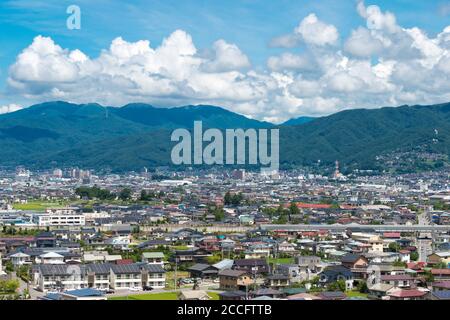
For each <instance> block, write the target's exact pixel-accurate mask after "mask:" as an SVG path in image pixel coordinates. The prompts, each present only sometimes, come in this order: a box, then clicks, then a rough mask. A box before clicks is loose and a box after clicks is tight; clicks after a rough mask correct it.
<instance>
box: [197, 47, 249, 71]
mask: <svg viewBox="0 0 450 320" xmlns="http://www.w3.org/2000/svg"><path fill="white" fill-rule="evenodd" d="M213 49H214V52H215V58H214V60H212V61H210V62H207V63H206V66H205V70H208V71H210V72H226V71H233V70H241V69H244V68H248V67H250V61H249V59H248V57H247V56H246V55H245V54H243V53H242V51H241V50H240V49H239V48H238V47H237V46H236V45H235V44H229V43H227V42H225V41H224V40H218V41H216V42H215V43H214V46H213Z"/></svg>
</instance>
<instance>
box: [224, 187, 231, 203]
mask: <svg viewBox="0 0 450 320" xmlns="http://www.w3.org/2000/svg"><path fill="white" fill-rule="evenodd" d="M223 203H224V204H225V205H226V206H229V205H230V204H231V193H230V191H227V193H225V196H224V197H223Z"/></svg>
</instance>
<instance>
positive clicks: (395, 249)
mask: <svg viewBox="0 0 450 320" xmlns="http://www.w3.org/2000/svg"><path fill="white" fill-rule="evenodd" d="M389 250H391V251H392V252H398V251H399V250H400V245H399V244H398V243H397V242H391V243H389Z"/></svg>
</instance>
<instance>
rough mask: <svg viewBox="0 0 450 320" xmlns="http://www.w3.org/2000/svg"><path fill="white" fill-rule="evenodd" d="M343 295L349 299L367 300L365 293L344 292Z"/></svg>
mask: <svg viewBox="0 0 450 320" xmlns="http://www.w3.org/2000/svg"><path fill="white" fill-rule="evenodd" d="M345 294H346V295H347V297H349V298H352V297H360V298H367V293H361V292H358V291H345Z"/></svg>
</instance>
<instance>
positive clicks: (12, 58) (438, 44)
mask: <svg viewBox="0 0 450 320" xmlns="http://www.w3.org/2000/svg"><path fill="white" fill-rule="evenodd" d="M70 5H76V6H78V7H79V8H80V12H81V15H80V22H81V24H80V26H81V28H80V29H73V30H72V29H69V28H67V24H66V22H67V19H68V18H69V17H70V14H68V13H67V12H66V10H67V8H68V7H69V6H70ZM449 80H450V1H448V0H436V1H429V0H428V1H426V0H415V1H406V0H384V1H381V0H373V1H369V0H366V1H358V0H340V1H335V0H332V1H331V0H323V1H320V0H302V1H299V0H278V1H275V0H274V1H267V0H241V1H237V0H227V1H217V0H176V1H175V0H161V1H156V0H155V1H144V0H134V1H113V0H98V1H95V2H94V1H90V0H80V1H75V0H70V1H65V0H46V1H41V0H16V1H12V0H11V1H9V0H2V1H1V2H0V113H6V112H13V111H16V110H19V109H21V108H25V107H28V106H30V105H32V104H36V103H40V102H44V101H53V100H64V101H70V102H75V103H89V102H96V103H100V104H102V105H108V106H116V107H119V106H122V105H125V104H127V103H131V102H145V103H149V104H152V105H154V106H158V107H169V106H179V105H187V104H212V105H219V106H222V107H225V108H227V109H229V110H231V111H234V112H238V113H240V114H244V115H246V116H248V117H251V118H255V119H260V120H266V121H271V122H275V123H280V122H282V121H285V120H287V119H290V118H293V117H298V116H322V115H328V114H332V113H335V112H338V111H341V110H345V109H353V108H377V107H383V106H398V105H405V104H408V105H413V104H434V103H442V102H448V101H450V81H449Z"/></svg>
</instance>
